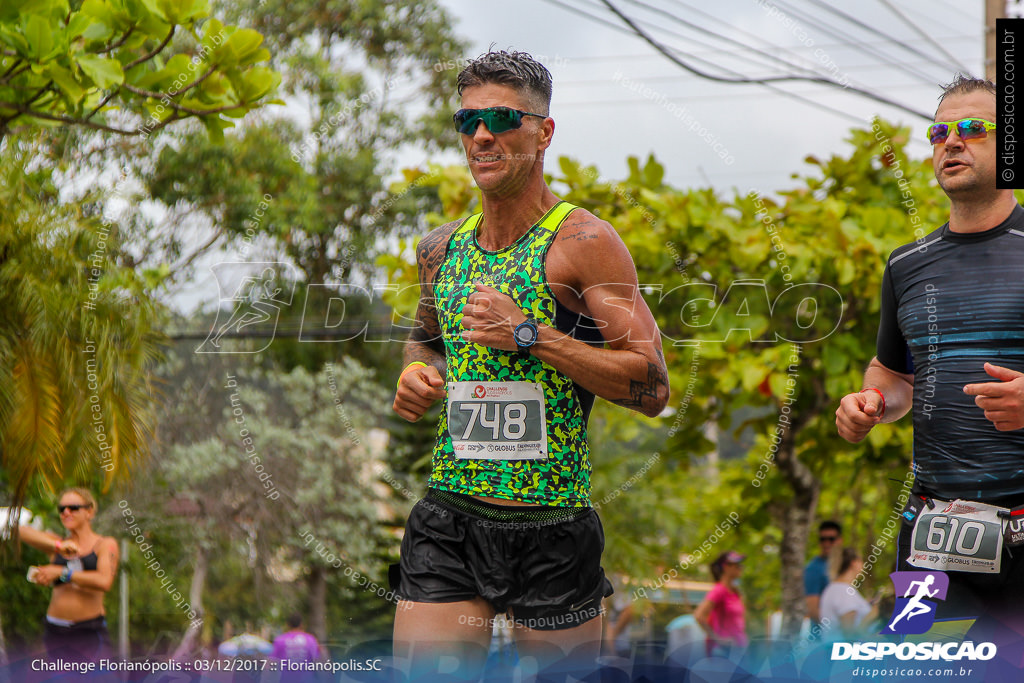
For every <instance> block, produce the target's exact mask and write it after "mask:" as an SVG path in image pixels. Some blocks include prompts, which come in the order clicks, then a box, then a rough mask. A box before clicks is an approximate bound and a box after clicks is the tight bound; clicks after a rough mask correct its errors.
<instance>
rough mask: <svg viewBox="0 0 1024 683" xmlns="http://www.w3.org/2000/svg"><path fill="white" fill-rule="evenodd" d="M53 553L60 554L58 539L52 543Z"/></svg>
mask: <svg viewBox="0 0 1024 683" xmlns="http://www.w3.org/2000/svg"><path fill="white" fill-rule="evenodd" d="M53 551H54V552H55V553H59V552H60V539H59V538H58V539H57V540H56V541H54V542H53Z"/></svg>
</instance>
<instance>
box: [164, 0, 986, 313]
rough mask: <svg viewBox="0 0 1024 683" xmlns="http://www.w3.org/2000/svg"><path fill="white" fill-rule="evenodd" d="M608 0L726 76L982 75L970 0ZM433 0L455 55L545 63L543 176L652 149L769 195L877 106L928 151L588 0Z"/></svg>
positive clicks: (921, 102)
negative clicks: (492, 52)
mask: <svg viewBox="0 0 1024 683" xmlns="http://www.w3.org/2000/svg"><path fill="white" fill-rule="evenodd" d="M611 1H612V3H613V4H614V5H615V6H616V7H618V8H619V9H620V10H621V11H622V12H623V13H624V14H626V15H627V16H629V17H630V18H631V19H635V20H636V21H637V23H638V25H639V27H640V28H641V29H642V30H645V31H648V32H650V34H651V37H652V38H653V39H654V40H655V41H657V42H659V43H661V44H663V45H664V46H665V47H666V48H668V49H670V50H672V51H673V54H675V55H676V56H677V57H679V58H680V59H682V60H683V61H685V62H687V63H689V64H692V65H693V66H695V67H697V68H698V69H700V70H703V71H706V72H709V73H712V74H715V75H719V76H728V77H731V78H736V77H746V78H750V77H754V78H764V77H771V76H779V75H783V74H804V75H818V76H824V77H829V78H831V79H832V80H834V81H837V82H839V83H841V84H848V85H849V86H851V87H858V88H861V89H863V90H867V91H870V92H872V93H874V94H876V95H878V96H879V97H882V98H885V99H889V100H895V101H898V102H900V103H902V104H903V105H905V106H906V107H907V108H909V109H911V110H916V111H920V112H923V113H925V114H927V115H928V116H931V114H932V113H933V112H934V110H935V106H936V103H937V99H936V98H937V96H938V94H939V84H940V83H945V82H948V81H950V80H951V79H952V77H953V75H954V74H955V73H956V71H957V68H958V66H960V67H962V68H966V69H967V70H968V71H969V72H971V73H973V74H975V75H980V74H981V73H982V72H983V60H984V44H983V36H984V11H983V4H984V3H982V2H977V1H975V2H955V1H954V0H857V1H854V0H840V1H838V2H825V1H824V0H778V1H777V2H776V1H774V0H721V1H720V2H718V3H698V2H696V0H690V1H683V0H650V1H649V2H639V1H637V0H611ZM440 2H441V3H442V4H443V5H444V6H445V7H447V8H448V10H449V11H450V13H451V16H452V17H453V18H454V19H455V20H456V24H455V27H454V28H455V31H456V33H457V34H458V35H460V36H462V37H463V38H464V39H466V40H468V41H470V43H471V47H470V50H469V52H468V54H467V55H466V57H474V56H476V55H478V54H480V53H482V52H484V51H486V50H487V49H488V47H489V46H491V45H494V46H495V47H496V48H500V49H516V50H524V51H526V52H530V53H531V54H533V55H534V56H535V57H537V58H538V59H540V60H541V61H542V62H543V63H544V64H545V65H546V66H547V67H548V68H549V69H550V71H551V73H552V75H553V77H554V96H553V100H552V105H551V116H552V117H553V118H554V120H555V124H556V128H555V138H554V144H553V146H552V148H551V150H550V151H549V153H548V157H547V168H548V170H549V171H553V172H556V173H557V165H556V163H555V160H556V159H557V157H559V156H562V155H565V156H569V157H572V158H574V159H576V160H578V161H580V162H583V163H584V164H595V165H596V166H597V168H598V169H599V171H600V173H601V176H602V177H603V178H606V179H609V180H618V179H621V178H623V177H625V176H626V174H627V166H626V159H627V157H628V156H630V155H634V156H638V157H640V159H641V160H643V159H645V158H646V157H647V155H648V154H650V153H653V154H654V155H655V156H656V158H657V159H658V160H659V161H660V162H661V163H662V164H663V165H664V166H665V170H666V180H667V181H668V182H669V183H671V184H673V185H675V186H677V187H681V188H687V187H709V186H711V187H714V188H715V189H716V190H717V191H719V192H720V193H722V194H726V195H727V194H730V193H731V191H732V190H733V189H735V190H737V191H738V192H739V193H741V194H747V193H748V192H750V191H752V190H756V191H758V192H761V193H765V194H771V193H772V192H775V191H778V190H783V189H787V188H790V187H792V186H793V185H794V182H795V181H794V180H793V179H792V178H791V176H792V175H793V174H794V173H799V174H801V175H806V174H811V173H814V171H815V169H814V168H812V167H811V166H808V165H807V164H806V163H804V158H805V157H807V156H808V155H813V156H817V157H821V158H827V157H828V156H829V155H831V154H840V155H848V154H849V151H850V150H849V146H848V145H847V144H845V143H844V139H845V138H846V137H847V135H848V133H849V130H850V128H851V127H853V126H860V127H865V128H866V127H870V125H871V121H872V119H873V118H874V117H875V116H881V117H883V118H886V119H888V120H890V121H894V122H899V123H902V124H904V125H910V126H912V128H913V134H912V136H911V140H912V143H911V145H910V147H909V148H908V152H909V154H910V155H911V156H916V157H919V158H924V157H926V156H928V155H930V154H931V147H930V145H929V144H928V143H927V141H926V139H925V137H924V130H925V128H926V127H927V121H925V120H924V119H922V118H920V117H918V116H914V115H913V114H910V113H907V112H906V111H902V110H900V109H897V108H894V107H891V106H887V105H884V104H880V103H878V102H876V101H873V100H870V99H867V98H865V97H863V96H860V95H857V94H854V93H852V92H851V91H850V90H847V89H843V88H836V87H831V86H826V85H821V84H817V83H808V82H799V81H798V82H788V83H780V84H773V86H772V88H773V89H769V88H767V87H765V86H762V85H757V84H743V85H736V84H727V83H717V82H712V81H709V80H705V79H703V78H699V77H698V76H695V75H694V74H692V73H688V72H686V71H685V70H683V69H682V68H680V67H679V66H677V65H676V64H673V63H672V62H671V61H669V60H668V59H667V58H666V57H665V56H664V55H662V54H660V53H659V52H657V50H656V49H655V48H654V47H652V46H651V45H650V44H648V43H647V42H645V41H644V40H642V39H641V38H639V37H637V36H636V35H635V34H633V33H632V32H631V31H630V30H629V29H628V28H626V27H625V24H624V23H623V21H622V20H621V19H620V18H618V17H616V16H615V15H614V14H612V13H611V12H610V11H609V9H608V8H607V6H606V5H604V3H603V2H602V1H601V0H512V1H503V2H496V1H494V0H486V1H484V2H481V1H480V0H440ZM579 12H585V13H587V14H591V15H593V16H594V17H596V18H597V19H598V20H597V21H595V20H593V19H589V18H587V17H585V16H582V15H581V14H579ZM842 15H846V16H842ZM602 22H603V23H602ZM688 24H689V25H688ZM714 34H718V35H714ZM778 60H784V61H785V62H788V63H789V64H790V66H786V65H785V64H780V63H779V61H778ZM786 93H788V94H790V95H796V96H798V97H800V98H803V100H798V99H794V98H792V97H790V96H787V95H786ZM452 135H453V136H455V132H454V131H452ZM428 161H430V162H440V163H453V164H458V163H464V161H463V159H462V157H461V156H460V155H458V154H456V153H454V152H453V153H450V154H447V155H432V156H429V157H427V156H424V155H423V153H422V152H420V151H415V150H409V149H406V150H404V151H403V152H402V153H401V155H400V156H399V158H398V164H397V165H398V166H399V167H403V166H423V165H425V164H426V163H427V162H428ZM228 251H229V252H230V253H228V254H225V253H224V252H219V251H218V252H217V253H213V254H209V255H207V256H206V257H204V258H203V259H202V260H201V265H200V267H199V268H198V269H197V272H196V278H195V279H194V280H193V281H191V282H189V283H185V284H183V285H182V286H181V288H180V290H179V291H178V292H176V293H175V295H173V296H172V299H173V301H174V303H175V304H176V305H177V306H178V307H179V308H181V309H183V310H190V309H193V308H195V307H196V306H200V305H204V306H210V305H212V304H215V303H216V301H217V297H216V295H215V294H214V292H216V291H217V290H218V287H217V285H216V283H215V282H214V279H213V275H212V272H210V271H209V270H208V267H209V266H210V265H211V264H214V263H216V262H219V261H224V260H227V261H236V260H249V259H241V258H238V257H236V256H232V255H231V254H233V253H234V251H235V250H232V249H229V250H228ZM251 258H252V257H250V259H251ZM255 260H260V259H259V258H256V259H255ZM254 267H255V266H254ZM243 270H244V269H239V277H241V275H242V274H243ZM222 284H223V283H222Z"/></svg>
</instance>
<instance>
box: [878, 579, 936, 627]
mask: <svg viewBox="0 0 1024 683" xmlns="http://www.w3.org/2000/svg"><path fill="white" fill-rule="evenodd" d="M889 577H890V578H891V579H892V585H893V587H895V589H896V605H895V607H893V610H892V618H891V619H890V620H889V623H888V625H886V627H885V628H883V629H882V630H881V633H885V634H889V633H902V634H919V633H926V632H927V631H928V630H929V629H930V628H931V627H932V624H933V623H934V622H935V608H936V607H937V605H938V603H937V601H938V600H945V599H946V590H947V589H948V588H949V577H948V576H946V575H945V574H943V573H942V572H893V573H892V574H890V575H889Z"/></svg>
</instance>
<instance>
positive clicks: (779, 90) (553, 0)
mask: <svg viewBox="0 0 1024 683" xmlns="http://www.w3.org/2000/svg"><path fill="white" fill-rule="evenodd" d="M547 2H549V3H551V4H552V5H558V6H559V7H561V8H563V9H565V10H567V11H569V12H572V13H573V14H576V15H579V16H581V17H586V18H587V19H591V20H592V21H595V22H597V23H599V24H602V25H604V26H607V27H609V28H611V29H613V30H615V31H618V32H620V33H625V34H628V35H634V33H633V32H632V31H630V30H629V29H628V28H624V27H623V26H620V25H619V24H615V23H612V22H610V21H608V20H607V19H604V18H602V17H598V16H595V15H593V14H590V13H589V12H584V11H583V10H581V9H580V8H579V7H575V6H573V5H569V4H568V3H566V2H563V1H562V0H547ZM700 61H704V60H700ZM726 70H728V69H726ZM733 73H736V72H733ZM761 85H763V86H764V87H765V88H768V89H769V90H772V91H773V92H776V93H778V94H780V95H783V96H784V97H788V98H789V99H792V100H796V101H797V102H801V103H803V104H805V105H807V106H809V107H813V108H815V109H821V110H822V111H827V112H828V113H830V114H834V115H836V116H839V117H841V118H844V119H846V120H848V121H854V122H856V123H863V119H860V118H858V117H856V116H853V115H852V114H850V113H849V112H845V111H843V110H841V109H836V108H835V107H830V106H828V105H827V104H822V103H821V102H816V101H815V100H811V99H808V98H806V97H801V96H800V95H797V94H795V93H791V92H788V91H786V90H783V89H782V88H779V87H777V86H774V85H772V84H770V83H762V84H761ZM929 120H930V119H929Z"/></svg>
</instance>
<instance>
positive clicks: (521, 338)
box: [515, 321, 537, 346]
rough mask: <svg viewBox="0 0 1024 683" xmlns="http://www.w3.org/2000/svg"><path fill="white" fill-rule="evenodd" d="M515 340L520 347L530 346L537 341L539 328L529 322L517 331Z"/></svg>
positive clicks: (520, 326)
mask: <svg viewBox="0 0 1024 683" xmlns="http://www.w3.org/2000/svg"><path fill="white" fill-rule="evenodd" d="M515 339H516V344H518V345H519V346H530V345H532V344H533V342H535V341H537V328H536V327H535V326H534V325H531V324H530V323H529V321H527V322H524V323H521V324H520V325H519V326H518V327H517V328H516V330H515Z"/></svg>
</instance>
